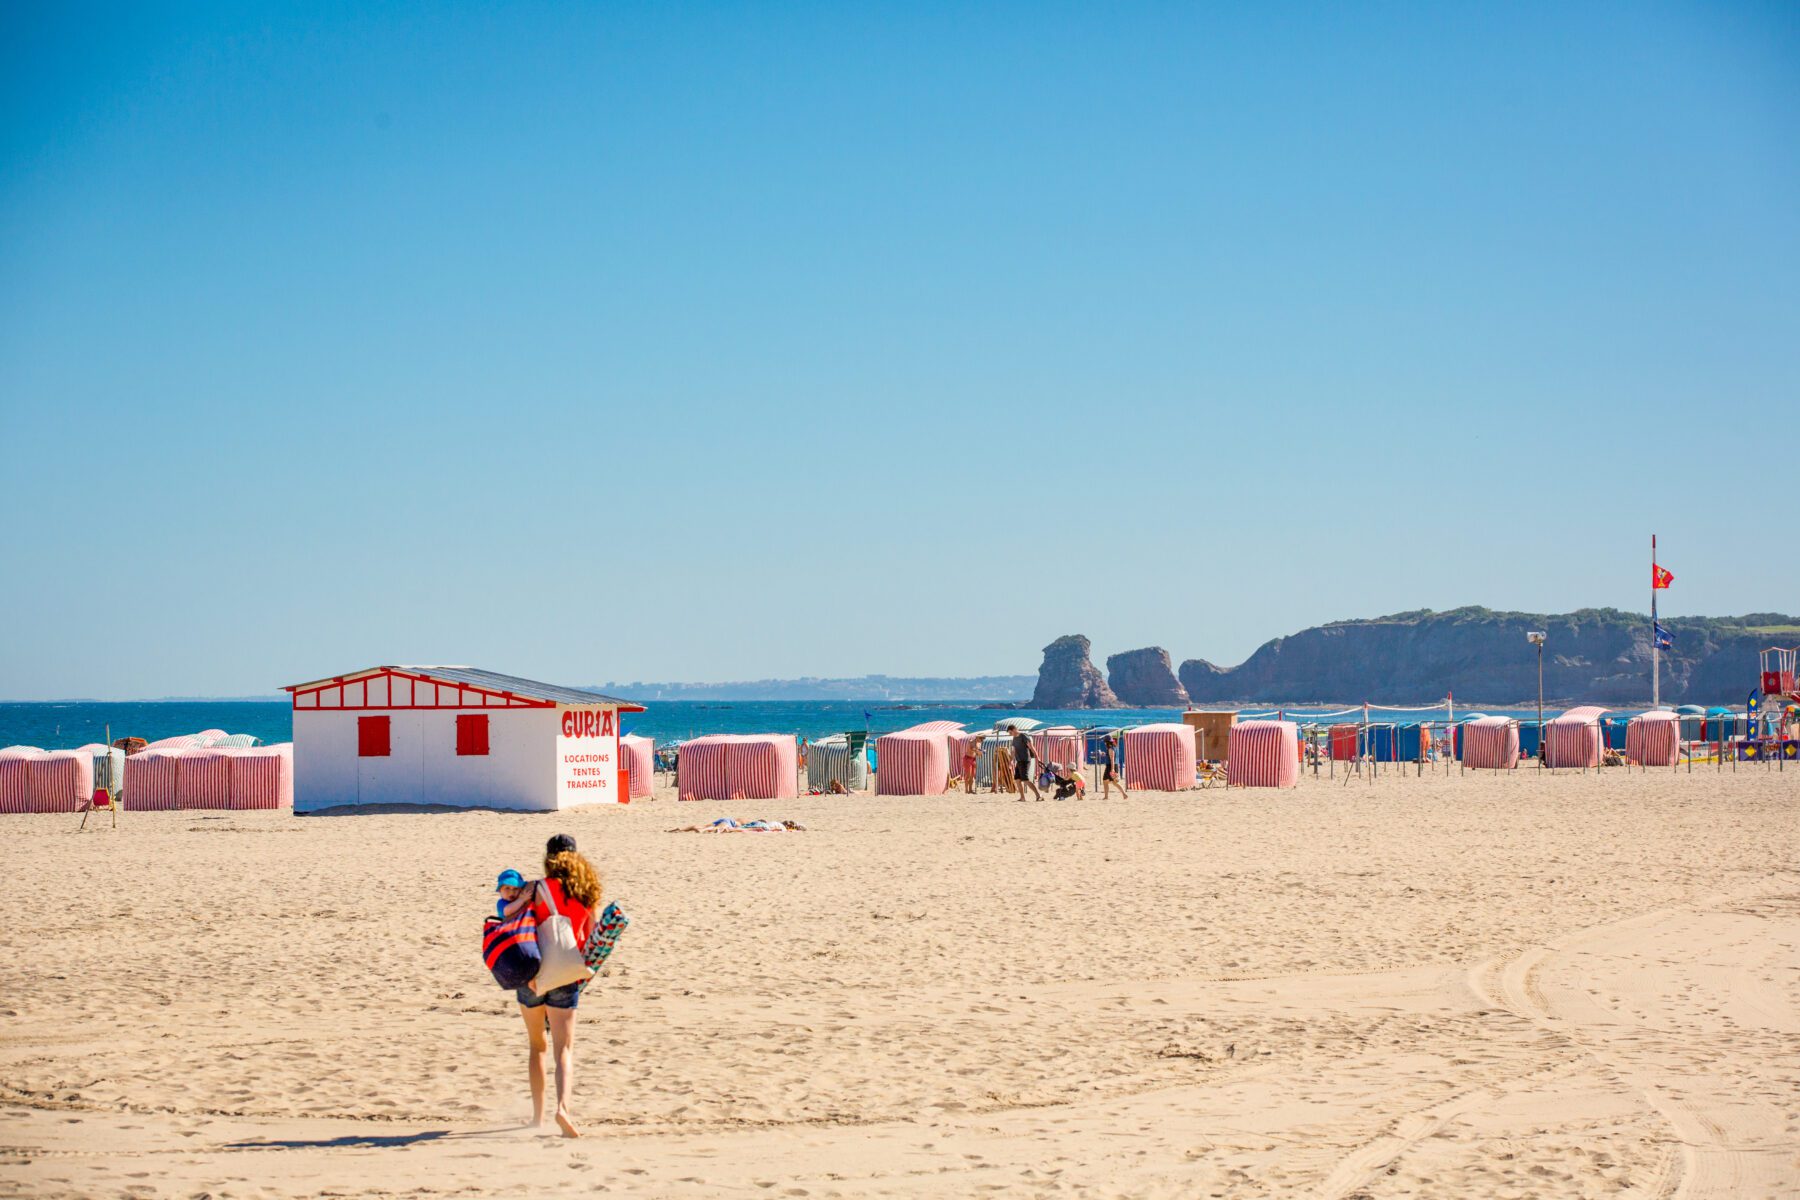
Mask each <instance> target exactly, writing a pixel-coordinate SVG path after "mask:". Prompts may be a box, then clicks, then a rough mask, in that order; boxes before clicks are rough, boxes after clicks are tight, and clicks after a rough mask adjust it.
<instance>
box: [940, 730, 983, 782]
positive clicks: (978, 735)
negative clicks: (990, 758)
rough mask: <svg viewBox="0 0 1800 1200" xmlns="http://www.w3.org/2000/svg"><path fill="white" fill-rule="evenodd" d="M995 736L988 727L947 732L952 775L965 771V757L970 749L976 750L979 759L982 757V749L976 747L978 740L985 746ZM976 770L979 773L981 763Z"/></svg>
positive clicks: (946, 737)
mask: <svg viewBox="0 0 1800 1200" xmlns="http://www.w3.org/2000/svg"><path fill="white" fill-rule="evenodd" d="M993 736H994V735H993V734H992V733H991V732H989V731H988V730H986V729H965V730H961V731H959V732H957V733H952V734H947V735H946V736H945V743H946V746H947V748H948V750H949V752H950V774H951V776H952V777H955V776H958V775H961V774H962V773H963V759H964V758H966V757H967V756H968V754H969V752H970V751H974V753H975V755H976V757H977V759H979V758H980V755H981V751H980V750H978V749H976V746H975V743H976V742H977V741H979V742H981V744H982V746H984V747H985V746H986V745H987V743H988V741H990V740H991V739H992V738H993ZM976 770H977V773H979V772H980V767H979V764H978V765H977V768H976Z"/></svg>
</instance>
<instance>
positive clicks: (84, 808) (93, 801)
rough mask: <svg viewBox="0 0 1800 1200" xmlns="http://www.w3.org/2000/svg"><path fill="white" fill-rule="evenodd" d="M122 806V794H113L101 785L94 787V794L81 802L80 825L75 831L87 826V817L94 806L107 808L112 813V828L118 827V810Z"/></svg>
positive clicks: (123, 801)
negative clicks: (100, 786)
mask: <svg viewBox="0 0 1800 1200" xmlns="http://www.w3.org/2000/svg"><path fill="white" fill-rule="evenodd" d="M124 807H125V797H124V796H114V795H113V794H112V793H111V792H109V791H107V790H106V789H105V788H103V787H102V788H95V789H94V794H93V795H92V796H89V797H88V798H87V799H86V800H84V801H82V803H81V826H80V828H78V829H76V831H75V832H76V833H80V832H81V830H83V829H86V828H87V819H88V817H89V815H91V814H92V813H93V811H94V810H95V809H96V808H104V809H107V810H109V811H110V812H111V813H112V825H113V828H114V829H117V828H118V827H119V810H120V809H121V808H124Z"/></svg>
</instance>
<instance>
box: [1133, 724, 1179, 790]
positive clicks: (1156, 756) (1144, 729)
mask: <svg viewBox="0 0 1800 1200" xmlns="http://www.w3.org/2000/svg"><path fill="white" fill-rule="evenodd" d="M1124 750H1125V786H1126V787H1128V788H1143V789H1144V790H1146V791H1151V792H1179V791H1185V790H1186V789H1188V788H1191V787H1193V786H1194V779H1195V774H1196V755H1195V751H1194V727H1193V726H1192V725H1177V724H1157V725H1139V726H1136V727H1135V728H1132V729H1127V730H1126V731H1125V737H1124Z"/></svg>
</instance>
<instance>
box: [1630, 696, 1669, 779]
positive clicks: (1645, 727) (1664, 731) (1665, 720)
mask: <svg viewBox="0 0 1800 1200" xmlns="http://www.w3.org/2000/svg"><path fill="white" fill-rule="evenodd" d="M1625 757H1626V758H1628V759H1630V760H1631V761H1632V762H1635V763H1637V764H1639V765H1640V766H1645V767H1672V766H1674V765H1675V764H1676V762H1677V761H1678V760H1679V759H1680V758H1681V725H1680V721H1679V719H1678V718H1677V716H1676V714H1674V713H1672V712H1663V711H1661V710H1658V711H1656V712H1647V713H1640V714H1638V715H1637V716H1635V717H1633V718H1631V720H1630V721H1628V722H1627V723H1626V725H1625Z"/></svg>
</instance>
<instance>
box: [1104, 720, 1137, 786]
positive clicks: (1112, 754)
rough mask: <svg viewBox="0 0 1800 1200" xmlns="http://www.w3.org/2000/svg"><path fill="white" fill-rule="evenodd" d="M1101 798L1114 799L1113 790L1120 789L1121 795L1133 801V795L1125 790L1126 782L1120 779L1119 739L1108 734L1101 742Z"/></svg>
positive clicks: (1114, 735)
mask: <svg viewBox="0 0 1800 1200" xmlns="http://www.w3.org/2000/svg"><path fill="white" fill-rule="evenodd" d="M1100 755H1101V757H1100V785H1101V786H1100V798H1101V799H1102V800H1106V799H1110V798H1111V797H1112V790H1113V789H1114V788H1118V789H1119V795H1121V796H1123V797H1125V799H1127V800H1129V799H1131V793H1130V792H1128V791H1126V790H1125V781H1124V780H1122V779H1120V778H1119V739H1118V736H1117V735H1116V734H1111V733H1109V734H1107V735H1106V737H1105V738H1103V739H1102V740H1101V742H1100Z"/></svg>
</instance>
